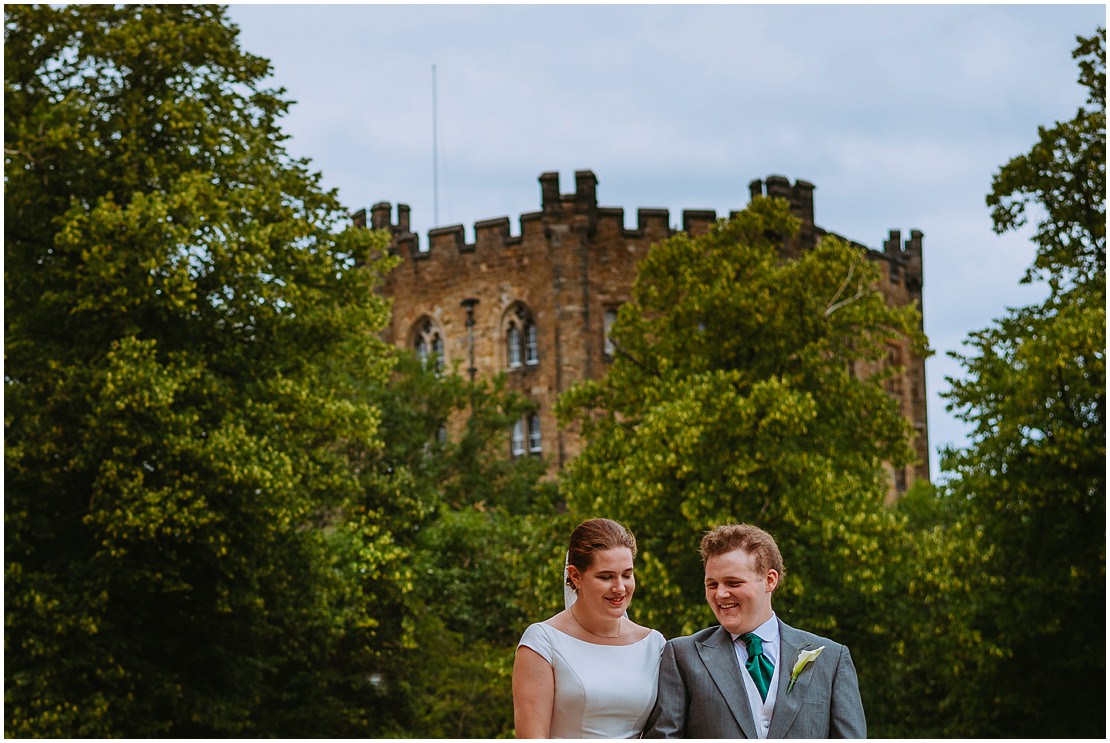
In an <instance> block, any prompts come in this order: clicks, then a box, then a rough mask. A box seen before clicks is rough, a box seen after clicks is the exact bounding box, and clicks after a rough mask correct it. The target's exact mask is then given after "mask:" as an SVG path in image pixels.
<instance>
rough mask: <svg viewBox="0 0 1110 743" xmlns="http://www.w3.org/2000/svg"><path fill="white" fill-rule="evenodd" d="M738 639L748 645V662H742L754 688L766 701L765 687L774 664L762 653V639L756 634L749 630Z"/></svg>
mask: <svg viewBox="0 0 1110 743" xmlns="http://www.w3.org/2000/svg"><path fill="white" fill-rule="evenodd" d="M740 639H741V640H743V641H744V644H745V645H746V646H747V647H748V662H747V663H745V664H744V667H745V668H747V669H748V673H750V674H751V676H752V681H754V682H755V688H757V689H759V696H760V697H762V698H763V701H765V702H766V701H767V689H768V688H770V686H771V676H773V675H774V673H775V664H774V663H772V662H771V659H770V658H768V657H767V656H766V655H764V654H763V640H760V639H759V636H758V635H754V634H752V633H751V632H749V633H748V634H746V635H740Z"/></svg>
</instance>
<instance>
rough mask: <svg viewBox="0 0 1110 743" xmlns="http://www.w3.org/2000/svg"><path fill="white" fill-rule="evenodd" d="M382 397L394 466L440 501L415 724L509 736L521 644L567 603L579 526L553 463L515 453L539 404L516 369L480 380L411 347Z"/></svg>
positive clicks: (417, 650)
mask: <svg viewBox="0 0 1110 743" xmlns="http://www.w3.org/2000/svg"><path fill="white" fill-rule="evenodd" d="M377 399H378V400H379V407H380V408H381V409H382V412H383V416H382V436H383V438H384V439H385V441H386V454H385V456H384V458H383V461H385V462H388V464H387V469H388V470H390V471H392V472H394V473H395V475H394V476H395V477H396V478H397V479H399V480H401V481H404V482H406V488H405V489H406V491H407V492H410V493H412V492H415V493H419V494H420V495H419V496H418V497H419V499H420V500H421V502H424V503H431V504H436V506H435V508H434V510H433V511H432V512H431V513H429V514H428V517H427V519H426V520H424V521H423V522H422V524H421V527H420V531H419V535H418V537H417V540H416V542H415V543H414V544H413V546H412V551H411V554H410V564H411V575H412V576H413V578H412V583H413V588H412V591H411V593H410V594H408V597H407V601H408V603H409V605H410V610H409V612H408V614H407V616H408V617H411V620H403V621H410V623H411V627H412V631H411V632H410V633H408V635H407V644H406V646H405V647H404V648H403V655H404V657H405V658H406V660H405V663H406V666H407V670H406V671H405V672H404V674H403V677H402V678H403V680H402V681H401V684H402V688H403V689H404V694H405V695H406V696H407V697H408V698H409V699H410V701H411V704H412V706H413V707H414V708H416V709H419V710H420V711H421V713H420V715H419V716H417V717H414V718H413V720H412V723H411V727H409V728H408V730H407V731H406V734H408V735H412V736H414V737H421V738H429V737H431V738H496V737H506V736H510V735H511V734H512V732H513V716H512V710H513V706H512V688H511V672H512V662H513V657H514V653H515V648H516V642H517V640H518V639H519V638H520V634H521V632H522V631H523V630H524V627H526V626H527V625H528V624H529V623H531V622H534V621H537V620H538V619H540V618H543V617H546V616H549V615H551V614H553V613H554V612H555V604H556V602H558V601H561V599H562V589H561V581H560V580H559V576H558V575H556V574H555V573H556V570H557V569H558V568H560V567H561V565H562V562H561V559H562V558H561V554H562V552H561V551H560V550H561V549H563V547H562V543H563V541H564V540H565V538H566V534H567V533H568V532H569V529H567V528H566V525H565V522H566V518H565V516H562V515H560V514H559V513H558V508H557V504H556V501H555V497H556V490H555V485H554V483H553V482H550V481H546V480H545V479H544V477H545V473H546V462H545V461H544V460H543V459H541V458H538V457H521V458H518V459H511V458H509V457H507V456H506V445H507V443H508V439H507V432H508V430H509V428H510V427H511V425H512V422H513V421H515V420H519V418H520V416H521V415H523V414H524V413H525V412H526V411H527V410H529V409H530V408H531V406H533V405H534V403H531V402H529V401H528V400H526V399H525V398H523V397H521V396H519V395H517V394H513V393H508V392H506V391H505V378H504V375H501V376H499V377H495V378H492V379H479V380H477V382H475V383H470V382H467V381H465V380H464V379H463V378H462V377H461V376H459V375H458V374H438V373H436V372H435V371H434V370H433V369H432V368H429V367H425V366H423V365H422V364H421V363H420V362H419V361H418V360H417V359H416V358H415V357H413V356H412V355H411V354H408V353H400V354H399V363H398V365H397V367H396V370H395V373H394V375H393V378H392V380H391V382H390V384H389V385H387V386H385V387H382V388H381V389H380V390H379V392H378V398H377ZM556 563H557V564H556Z"/></svg>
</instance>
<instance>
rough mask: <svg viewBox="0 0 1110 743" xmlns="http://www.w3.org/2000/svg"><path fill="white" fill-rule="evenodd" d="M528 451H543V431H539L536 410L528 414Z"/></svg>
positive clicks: (538, 417)
mask: <svg viewBox="0 0 1110 743" xmlns="http://www.w3.org/2000/svg"><path fill="white" fill-rule="evenodd" d="M528 453H529V454H542V453H543V433H542V432H541V431H540V414H539V413H538V412H536V413H530V414H529V415H528Z"/></svg>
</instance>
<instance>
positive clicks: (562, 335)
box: [354, 170, 929, 497]
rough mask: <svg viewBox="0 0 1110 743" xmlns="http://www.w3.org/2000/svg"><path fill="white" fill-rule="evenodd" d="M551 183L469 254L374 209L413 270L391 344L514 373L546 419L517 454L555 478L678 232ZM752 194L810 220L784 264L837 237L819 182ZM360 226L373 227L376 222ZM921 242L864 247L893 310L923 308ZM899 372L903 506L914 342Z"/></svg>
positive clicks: (897, 479)
mask: <svg viewBox="0 0 1110 743" xmlns="http://www.w3.org/2000/svg"><path fill="white" fill-rule="evenodd" d="M539 182H540V211H536V212H529V213H526V214H522V215H521V216H520V218H519V231H518V233H517V234H516V235H514V234H512V230H511V224H510V220H509V218H508V217H498V218H495V219H487V220H484V221H481V222H478V223H476V224H475V225H474V242H473V243H470V244H468V243H466V241H465V233H464V228H463V226H462V225H452V226H448V227H440V228H437V229H433V230H431V231H430V232H429V233H428V246H427V249H426V250H421V249H420V247H419V238H418V236H416V235H415V234H413V233H412V232H411V231H410V229H409V207H408V206H406V205H404V204H399V205H398V206H397V221H396V222H394V221H393V220H392V207H391V205H390V204H389V203H387V202H379V203H376V204H374V205H373V206H372V207H371V209H370V216H371V219H370V226H371V227H372V228H374V229H387V230H389V231H390V233H391V234H392V236H393V241H392V244H391V250H392V251H393V252H394V253H395V254H397V255H399V256H400V257H401V264H400V265H399V266H398V267H397V268H396V269H394V270H393V271H392V272H391V273H390V274H389V276H388V277H387V279H386V282H385V285H384V287H383V292H384V293H385V294H386V295H387V296H389V297H391V298H392V300H393V315H392V318H391V321H390V325H389V327H388V328H387V329H386V331H385V336H386V339H387V340H388V341H390V342H392V343H395V344H397V345H399V346H403V347H406V348H410V349H414V350H417V352H418V353H422V354H426V355H434V356H436V357H438V358H439V359H440V360H441V363H443V364H444V365H445V367H446V368H452V367H454V366H457V368H458V369H459V370H460V371H462V372H463V373H468V372H469V373H471V374H472V375H473V374H493V373H497V372H499V371H504V372H505V373H506V375H507V377H508V380H509V386H510V388H511V389H514V390H516V391H518V392H520V393H522V394H524V395H526V396H527V397H529V398H531V399H532V400H534V401H536V403H537V404H538V406H539V411H538V413H537V414H536V415H535V416H533V417H530V418H529V419H527V420H522V421H520V422H519V423H518V424H517V426H516V427H515V428H514V430H513V432H512V433H511V434H507V436H506V442H505V451H506V455H508V456H526V455H529V454H543V455H544V456H546V457H547V458H548V461H549V462H550V463H551V466H552V469H553V470H556V469H561V468H562V467H563V466H565V465H566V464H567V463H568V462H569V461H570V460H571V459H572V458H573V457H574V456H575V455H576V454H577V453H578V451H579V450H580V448H581V443H580V441H579V439H578V436H577V433H576V432H575V431H573V430H566V429H560V427H559V426H558V425H557V424H556V421H555V416H554V413H553V406H554V404H555V401H556V399H557V397H558V396H559V394H560V393H562V392H564V391H566V390H567V389H569V388H570V387H571V386H573V385H574V384H575V383H576V382H578V381H580V380H583V379H596V378H599V377H601V376H602V375H603V374H604V373H605V371H606V369H607V367H608V364H609V363H610V361H611V348H609V346H608V330H609V327H610V325H611V323H612V322H613V321H614V320H615V318H616V311H617V308H618V307H620V305H621V304H623V303H624V302H627V301H629V299H631V291H632V282H633V280H634V279H635V277H636V266H637V264H638V263H639V261H640V260H641V259H642V258H643V257H644V256H645V255H647V251H648V248H649V247H650V246H651V245H652V244H653V243H656V242H658V241H660V240H663V239H665V238H667V237H670V236H671V235H673V234H674V233H675V230H673V229H671V228H670V226H669V224H670V221H669V212H668V210H666V209H638V210H637V215H636V227H635V228H632V229H627V228H625V226H624V209H622V208H619V207H600V206H598V202H597V186H598V180H597V176H596V175H594V173H593V172H592V171H589V170H580V171H577V172H576V173H575V176H574V192H573V193H569V194H564V193H562V192H561V190H560V184H559V174H558V173H556V172H548V173H543V174H541V175H540V177H539ZM749 188H750V193H751V195H752V197H753V198H754V197H755V196H760V195H767V196H781V197H783V198H786V199H787V200H788V201H789V202H790V205H791V209H792V210H793V212H794V214H795V215H796V216H797V217H798V218H799V219H800V220H801V222H802V226H801V230H800V232H799V234H798V235H797V237H795V238H793V239H791V240H789V241H786V242H785V243H784V244H783V247H782V252H783V255H784V256H786V257H796V256H798V255H800V254H801V253H802V252H803V251H805V250H808V249H810V248H812V247H813V246H814V245H816V243H817V241H818V240H820V238H821V237H822V236H824V235H826V234H831V233H828V232H827V231H826V230H824V229H823V228H821V227H819V226H817V225H816V224H815V223H814V208H813V192H814V190H815V186H814V185H813V184H812V183H808V182H806V181H801V180H799V181H795V182H794V183H793V184H791V183H790V181H789V180H788V179H786V178H785V177H783V176H777V175H772V176H769V177H767V178H766V179H764V180H754V181H752V182H751V184H750V186H749ZM354 219H355V222H356V224H361V225H365V224H366V213H365V211H360V212H359V213H357V214H356V215H354ZM716 219H717V215H716V213H715V212H714V211H712V210H704V209H702V210H684V211H683V214H682V229H683V230H684V231H686V232H688V233H689V234H691V235H700V234H705V233H706V232H708V231H709V229H710V228H711V227H712V225H713V224H714V223H715V221H716ZM922 237H923V235H922V233H921V232H919V231H917V230H914V231H912V232H911V233H910V239H909V240H907V241H905V243H904V244H903V243H902V239H901V233H900V232H899V231H897V230H892V231H891V232H890V234H889V237H888V239H887V240H886V242H885V243H884V245H883V250H882V251H876V250H872V249H866V248H865V249H866V250H867V255H868V256H869V257H870V258H871V259H872V260H874V261H876V262H877V263H878V264H879V265H880V267H881V270H882V278H881V279H880V289H881V290H882V292H883V294H884V295H885V296H886V298H887V301H889V302H891V303H892V304H896V305H903V304H907V303H910V302H914V301H916V302H918V303H920V302H921V287H922V263H921V241H922ZM849 242H853V241H849ZM854 244H856V245H859V243H854ZM859 246H860V247H865V246H862V245H859ZM887 363H890V364H894V365H898V366H904V367H905V372H904V373H903V374H901V375H898V376H897V377H896V378H895V379H894V380H892V381H891V382H890V383H888V387H887V391H888V392H889V393H890V394H891V395H893V396H894V397H896V398H897V399H899V400H900V402H901V406H902V412H903V414H904V415H905V416H906V418H907V419H908V420H909V421H910V422H911V424H912V425H913V426H914V429H915V431H916V432H917V435H916V438H915V440H914V447H915V449H916V451H917V454H918V457H919V460H920V461H919V463H918V464H917V465H915V466H911V467H906V468H900V469H898V470H895V469H893V468H891V479H892V483H893V486H892V487H893V490H892V497H895V496H896V495H897V494H899V493H901V492H904V491H905V489H906V488H908V487H909V486H910V485H912V484H913V482H914V481H915V480H917V479H925V480H928V478H929V448H928V422H927V417H926V409H925V362H924V359H922V358H920V357H916V356H914V355H912V354H911V353H910V350H909V347H908V343H902V344H900V345H892V347H891V349H890V353H889V355H888V362H887Z"/></svg>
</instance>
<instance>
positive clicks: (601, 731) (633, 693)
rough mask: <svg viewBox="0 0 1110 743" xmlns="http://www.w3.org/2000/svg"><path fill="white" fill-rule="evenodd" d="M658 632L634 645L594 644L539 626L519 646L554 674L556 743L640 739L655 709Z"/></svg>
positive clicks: (659, 651) (660, 637) (660, 644)
mask: <svg viewBox="0 0 1110 743" xmlns="http://www.w3.org/2000/svg"><path fill="white" fill-rule="evenodd" d="M665 644H666V640H665V639H664V638H663V635H661V634H660V633H659V632H657V631H656V630H652V631H651V633H650V634H648V636H647V637H645V638H644V639H642V640H640V641H639V642H635V643H633V644H631V645H595V644H594V643H592V642H585V641H583V640H579V639H577V638H574V637H571V636H570V635H568V634H566V633H564V632H560V631H559V630H557V629H555V628H554V627H552V626H551V625H549V624H544V623H543V622H538V623H536V624H533V625H530V626H529V627H528V629H526V630H524V635H523V636H522V637H521V638H520V645H524V646H526V647H529V648H531V649H532V650H535V651H536V652H537V653H539V654H540V656H541V657H542V658H543V659H544V660H546V661H547V662H548V663H550V664H551V667H552V668H553V669H554V670H555V708H554V710H553V711H552V713H551V732H550V736H551V737H552V738H637V737H639V735H640V731H642V730H643V729H644V724H645V723H646V722H647V718H648V714H649V713H650V712H651V708H652V707H653V706H654V705H655V694H656V691H657V689H658V686H657V684H658V679H659V658H660V656H661V655H662V653H663V646H664V645H665Z"/></svg>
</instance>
